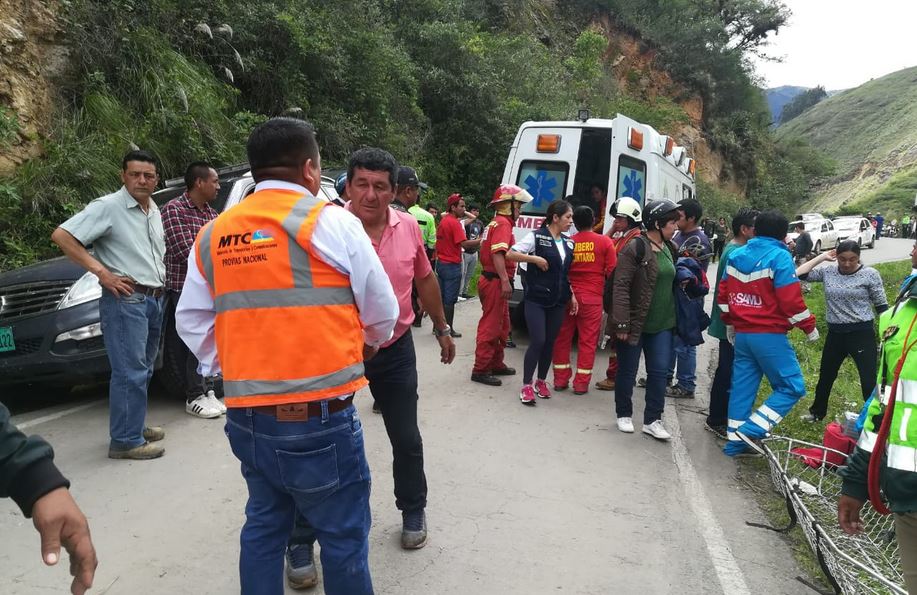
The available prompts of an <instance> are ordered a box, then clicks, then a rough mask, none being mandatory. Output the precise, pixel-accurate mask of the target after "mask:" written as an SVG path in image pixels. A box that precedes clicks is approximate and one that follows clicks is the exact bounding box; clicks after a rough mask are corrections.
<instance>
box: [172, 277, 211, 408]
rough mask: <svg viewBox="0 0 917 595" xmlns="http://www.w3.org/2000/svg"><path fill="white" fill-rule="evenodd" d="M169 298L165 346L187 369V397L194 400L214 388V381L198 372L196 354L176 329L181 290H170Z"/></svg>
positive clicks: (185, 369) (179, 363)
mask: <svg viewBox="0 0 917 595" xmlns="http://www.w3.org/2000/svg"><path fill="white" fill-rule="evenodd" d="M167 295H168V299H167V300H166V314H165V321H166V323H165V333H166V336H165V343H166V345H165V348H166V349H167V350H168V351H169V357H170V358H174V360H173V361H175V362H178V365H182V366H183V367H184V371H185V397H186V398H187V400H188V401H189V402H190V401H193V400H194V399H196V398H197V397H199V396H200V395H202V394H206V393H207V391H208V390H211V389H213V382H212V381H210V382H206V383H205V381H204V379H203V378H202V377H201V375H200V374H198V373H197V366H198V361H197V358H196V357H194V354H193V353H191V350H190V349H188V346H187V345H185V342H184V341H182V340H181V337H179V336H178V331H177V330H176V329H175V308H176V307H177V306H178V300H179V298H180V297H181V292H180V291H169V292H168V294H167Z"/></svg>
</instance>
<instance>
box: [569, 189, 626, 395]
mask: <svg viewBox="0 0 917 595" xmlns="http://www.w3.org/2000/svg"><path fill="white" fill-rule="evenodd" d="M573 224H574V225H575V226H576V229H582V230H583V231H580V232H577V233H576V234H575V235H574V236H573V238H572V239H573V264H572V265H570V285H571V286H572V288H573V295H575V296H576V301H577V303H578V304H579V308H578V309H577V311H576V314H571V313H570V312H567V315H566V317H565V318H564V322H563V324H562V325H561V327H560V334H558V335H557V341H555V343H554V389H555V390H565V389H566V388H567V387H568V386H569V385H570V377H571V376H572V375H573V370H572V368H571V366H570V348H571V347H572V344H573V331H577V333H578V334H579V354H578V355H577V356H576V376H575V377H574V378H573V392H574V393H575V394H577V395H582V394H585V393H586V392H588V391H589V383H590V382H592V364H593V363H594V362H595V349H596V347H598V342H599V331H600V330H601V328H602V295H603V293H604V291H605V279H606V278H607V277H608V275H610V274H611V272H612V271H613V270H614V268H615V265H616V264H617V263H618V255H617V252H615V246H614V242H612V241H611V238H609V237H608V236H605V235H602V234H598V233H595V232H594V231H592V226H593V225H595V215H594V214H593V212H592V209H590V208H589V207H586V206H580V207H576V209H574V210H573Z"/></svg>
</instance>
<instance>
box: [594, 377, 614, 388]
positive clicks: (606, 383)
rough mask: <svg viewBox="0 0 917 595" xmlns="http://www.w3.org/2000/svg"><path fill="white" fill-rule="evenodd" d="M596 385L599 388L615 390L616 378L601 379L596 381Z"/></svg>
mask: <svg viewBox="0 0 917 595" xmlns="http://www.w3.org/2000/svg"><path fill="white" fill-rule="evenodd" d="M595 387H596V388H597V389H599V390H614V389H615V379H614V378H606V379H605V380H600V381H598V382H596V383H595Z"/></svg>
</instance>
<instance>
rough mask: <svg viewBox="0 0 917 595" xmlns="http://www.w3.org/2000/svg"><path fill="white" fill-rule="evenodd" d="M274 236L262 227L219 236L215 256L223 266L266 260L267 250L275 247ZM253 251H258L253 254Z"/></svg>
mask: <svg viewBox="0 0 917 595" xmlns="http://www.w3.org/2000/svg"><path fill="white" fill-rule="evenodd" d="M276 247H277V242H276V241H275V240H274V237H273V236H272V235H271V234H270V233H269V232H267V231H266V230H263V229H256V230H255V231H252V232H245V233H241V234H240V233H237V234H230V235H225V236H221V237H220V239H219V240H218V241H217V256H219V257H220V261H221V262H222V264H223V266H227V267H231V266H238V265H245V264H257V263H261V262H268V255H267V253H266V251H267V250H269V249H271V248H276ZM255 252H258V253H257V254H255Z"/></svg>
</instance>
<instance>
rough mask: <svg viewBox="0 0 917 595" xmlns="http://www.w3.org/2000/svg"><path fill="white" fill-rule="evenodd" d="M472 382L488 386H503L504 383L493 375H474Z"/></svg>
mask: <svg viewBox="0 0 917 595" xmlns="http://www.w3.org/2000/svg"><path fill="white" fill-rule="evenodd" d="M471 381H472V382H480V383H481V384H486V385H488V386H502V384H503V381H502V380H500V379H499V378H497V377H496V376H494V375H492V374H472V375H471Z"/></svg>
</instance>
